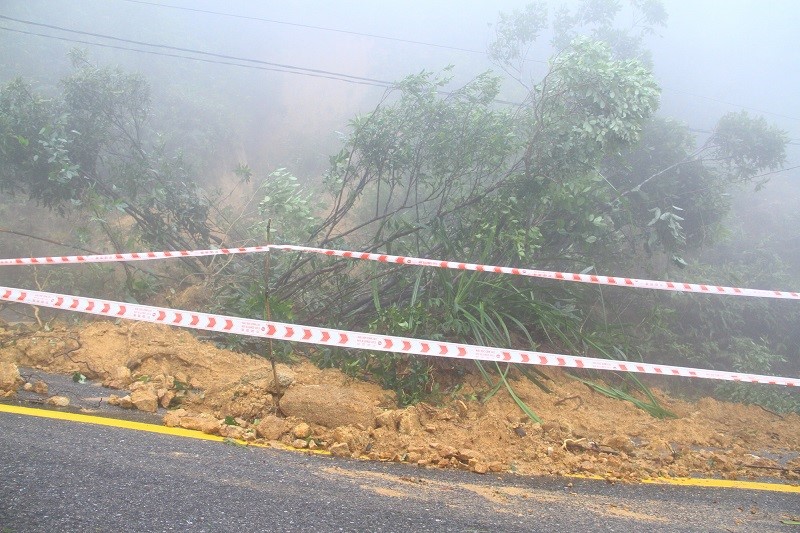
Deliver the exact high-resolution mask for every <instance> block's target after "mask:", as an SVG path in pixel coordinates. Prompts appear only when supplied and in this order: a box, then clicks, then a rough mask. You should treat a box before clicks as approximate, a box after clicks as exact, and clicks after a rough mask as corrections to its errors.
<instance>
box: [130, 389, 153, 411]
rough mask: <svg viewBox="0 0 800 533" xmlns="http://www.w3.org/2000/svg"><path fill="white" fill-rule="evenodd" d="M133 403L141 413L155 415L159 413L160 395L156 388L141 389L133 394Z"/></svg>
mask: <svg viewBox="0 0 800 533" xmlns="http://www.w3.org/2000/svg"><path fill="white" fill-rule="evenodd" d="M131 403H132V404H133V405H134V407H136V408H137V409H138V410H139V411H145V412H147V413H155V412H156V411H158V394H156V390H155V387H153V386H152V385H151V386H149V387H147V386H146V387H139V388H138V389H136V390H135V391H133V392H132V393H131Z"/></svg>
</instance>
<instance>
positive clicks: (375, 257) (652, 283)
mask: <svg viewBox="0 0 800 533" xmlns="http://www.w3.org/2000/svg"><path fill="white" fill-rule="evenodd" d="M268 249H273V250H284V251H294V252H305V253H315V254H322V255H327V256H331V257H344V258H349V259H364V260H368V261H378V262H381V263H392V264H399V265H415V266H428V267H438V268H449V269H454V270H473V271H476V272H492V273H496V274H511V275H515V276H528V277H534V278H545V279H552V280H560V281H576V282H580V283H594V284H597V285H611V286H617V287H633V288H640V289H656V290H662V291H674V292H694V293H700V294H720V295H728V296H751V297H755V298H777V299H790V300H800V292H793V291H774V290H763V289H746V288H740V287H725V286H720V285H708V284H698V283H683V282H677V281H658V280H651V279H637V278H621V277H616V276H598V275H594V274H576V273H572V272H554V271H549V270H533V269H528V268H513V267H502V266H493V265H481V264H475V263H461V262H457V261H442V260H438V259H422V258H419V257H404V256H397V255H388V254H376V253H366V252H351V251H344V250H330V249H327V248H311V247H308V246H295V245H291V244H271V245H269V246H249V247H244V248H219V249H215V250H183V251H173V252H140V253H124V254H105V255H73V256H53V257H30V258H17V259H0V266H12V265H63V264H76V263H108V262H118V261H148V260H153V259H168V258H176V257H203V256H212V255H231V254H250V253H258V252H266V251H267V250H268Z"/></svg>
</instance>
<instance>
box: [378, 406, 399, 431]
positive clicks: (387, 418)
mask: <svg viewBox="0 0 800 533" xmlns="http://www.w3.org/2000/svg"><path fill="white" fill-rule="evenodd" d="M375 427H379V428H383V427H386V428H390V429H397V411H393V410H390V411H381V412H380V413H378V414H377V415H376V416H375Z"/></svg>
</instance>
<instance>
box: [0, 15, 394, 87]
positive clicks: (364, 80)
mask: <svg viewBox="0 0 800 533" xmlns="http://www.w3.org/2000/svg"><path fill="white" fill-rule="evenodd" d="M0 19H2V20H10V21H13V22H17V23H19V24H26V25H29V26H37V27H41V28H49V29H52V30H58V31H63V32H66V33H73V34H77V35H86V36H89V37H95V38H99V39H108V40H110V41H117V42H122V43H127V44H135V45H139V46H149V47H152V48H161V49H165V50H173V51H177V52H184V53H190V54H197V55H201V56H207V57H214V58H219V59H226V60H232V61H243V62H246V63H253V64H256V65H263V66H267V67H272V68H273V69H281V71H282V72H288V71H298V72H302V73H305V74H308V75H320V76H321V77H334V78H333V79H342V78H346V79H350V80H353V81H356V82H360V83H368V84H370V85H377V86H380V87H391V86H392V85H393V83H392V82H387V81H383V80H376V79H373V78H365V77H363V76H353V75H350V74H343V73H340V72H331V71H328V70H320V69H312V68H306V67H298V66H295V65H287V64H282V63H273V62H270V61H262V60H260V59H250V58H246V57H236V56H230V55H226V54H217V53H213V52H205V51H202V50H194V49H191V48H182V47H179V46H171V45H166V44H156V43H148V42H144V41H136V40H133V39H123V38H121V37H114V36H113V35H104V34H101V33H93V32H88V31H80V30H73V29H70V28H64V27H62V26H54V25H52V24H44V23H41V22H33V21H30V20H23V19H17V18H13V17H8V16H5V15H0ZM4 29H9V28H4ZM9 30H10V29H9ZM10 31H15V30H10ZM16 31H19V30H16ZM21 33H26V32H21ZM27 33H31V34H33V35H39V36H41V37H52V38H58V37H53V36H51V35H45V34H34V33H33V32H27ZM61 39H62V40H69V39H64V38H61ZM82 44H95V45H98V46H107V47H109V48H121V47H112V46H108V45H101V44H99V43H93V42H85V41H82ZM122 49H125V48H122ZM135 51H138V52H142V51H143V50H135ZM160 55H168V54H160ZM173 57H183V58H186V59H194V58H191V57H187V56H173ZM226 64H230V63H226ZM264 70H269V69H264ZM342 81H344V80H343V79H342Z"/></svg>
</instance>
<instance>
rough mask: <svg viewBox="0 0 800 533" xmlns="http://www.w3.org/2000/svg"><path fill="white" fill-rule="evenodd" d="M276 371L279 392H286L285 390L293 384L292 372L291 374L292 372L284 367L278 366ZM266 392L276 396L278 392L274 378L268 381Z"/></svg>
mask: <svg viewBox="0 0 800 533" xmlns="http://www.w3.org/2000/svg"><path fill="white" fill-rule="evenodd" d="M276 370H277V375H278V385H279V386H280V392H286V389H287V388H289V386H291V384H292V383H294V372H292V370H291V369H290V368H289V367H288V366H286V365H278V366H277V368H276ZM267 390H268V391H269V392H271V393H273V394H277V393H278V392H279V391H278V387H277V386H275V379H274V378H273V379H272V380H270V382H269V386H268V387H267Z"/></svg>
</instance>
